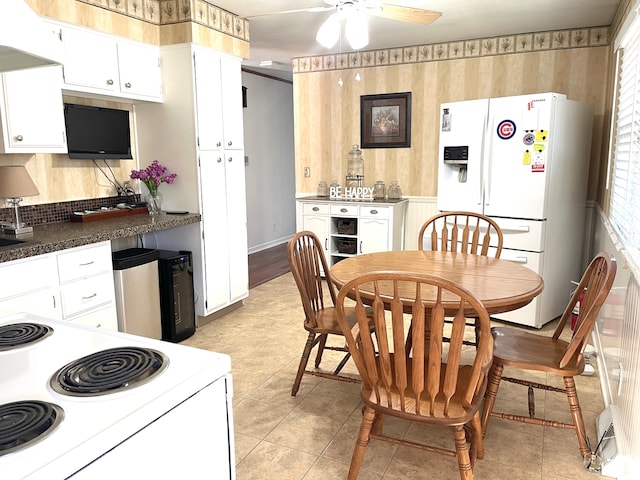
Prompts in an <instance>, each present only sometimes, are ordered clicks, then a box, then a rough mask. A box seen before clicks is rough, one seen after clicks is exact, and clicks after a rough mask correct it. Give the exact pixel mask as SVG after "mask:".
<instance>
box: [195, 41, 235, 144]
mask: <svg viewBox="0 0 640 480" xmlns="http://www.w3.org/2000/svg"><path fill="white" fill-rule="evenodd" d="M194 53H195V60H194V63H195V76H196V102H197V105H198V109H197V121H198V147H199V148H200V150H242V149H243V148H244V130H243V120H242V115H243V112H242V71H241V69H240V68H239V66H240V60H239V59H237V58H231V57H224V56H220V55H218V54H216V52H215V51H213V50H210V49H206V48H197V49H195V51H194Z"/></svg>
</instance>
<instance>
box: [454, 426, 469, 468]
mask: <svg viewBox="0 0 640 480" xmlns="http://www.w3.org/2000/svg"><path fill="white" fill-rule="evenodd" d="M452 429H453V440H454V441H455V444H456V457H457V459H458V470H459V471H460V480H473V470H472V468H471V460H470V458H469V448H468V447H467V439H466V437H465V434H464V427H463V426H462V425H456V426H455V427H452Z"/></svg>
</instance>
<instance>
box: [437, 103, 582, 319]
mask: <svg viewBox="0 0 640 480" xmlns="http://www.w3.org/2000/svg"><path fill="white" fill-rule="evenodd" d="M592 123H593V109H592V107H591V105H589V104H585V103H580V102H575V101H572V100H567V98H566V96H565V95H562V94H558V93H541V94H531V95H520V96H514V97H500V98H490V99H488V98H485V99H480V100H469V101H462V102H453V103H444V104H442V105H441V110H440V129H439V131H440V142H439V152H438V197H437V209H438V210H439V211H452V210H467V211H473V212H479V213H483V214H485V215H487V216H489V217H491V218H493V219H494V220H496V221H497V223H498V225H499V226H500V228H501V229H502V231H503V234H504V243H503V250H502V254H501V256H500V258H502V259H507V260H510V261H513V262H518V263H521V264H523V265H525V266H527V267H529V268H531V269H532V270H534V271H535V272H537V273H538V274H539V275H540V276H541V277H542V278H543V280H544V284H545V287H544V291H543V293H542V294H540V295H539V296H538V297H537V298H536V300H534V301H533V302H532V303H530V304H529V305H527V306H525V307H523V308H521V309H518V310H516V311H513V312H508V313H504V314H499V315H495V318H498V319H501V320H505V321H508V322H512V323H517V324H520V325H527V326H531V327H536V328H540V327H542V326H543V325H544V324H545V323H547V322H549V321H551V320H553V319H554V318H556V317H558V316H560V315H562V312H563V311H564V308H565V307H566V305H567V303H568V300H569V293H570V291H571V289H572V285H571V281H572V280H579V279H580V276H581V275H582V268H583V265H582V263H583V262H582V258H583V257H582V248H583V239H584V228H585V215H586V198H587V180H588V170H589V158H590V153H591V132H592Z"/></svg>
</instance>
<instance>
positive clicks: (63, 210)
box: [0, 194, 140, 226]
mask: <svg viewBox="0 0 640 480" xmlns="http://www.w3.org/2000/svg"><path fill="white" fill-rule="evenodd" d="M139 201H140V195H138V194H135V195H129V196H128V197H126V198H125V197H117V196H116V197H103V198H89V199H86V200H74V201H71V202H58V203H43V204H39V205H24V206H21V207H20V219H21V220H22V222H24V223H26V224H27V225H32V226H33V225H41V224H43V223H58V222H67V221H69V214H70V213H71V212H77V211H84V210H99V209H100V208H101V207H107V208H109V207H115V206H116V205H117V204H118V203H122V202H126V203H137V202H139ZM11 221H13V208H0V222H11Z"/></svg>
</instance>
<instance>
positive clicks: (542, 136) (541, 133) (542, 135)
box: [536, 130, 549, 142]
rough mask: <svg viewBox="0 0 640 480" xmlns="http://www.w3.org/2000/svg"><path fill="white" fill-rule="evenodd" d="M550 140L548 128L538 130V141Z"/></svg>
mask: <svg viewBox="0 0 640 480" xmlns="http://www.w3.org/2000/svg"><path fill="white" fill-rule="evenodd" d="M548 141H549V131H548V130H538V131H537V132H536V142H548Z"/></svg>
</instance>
